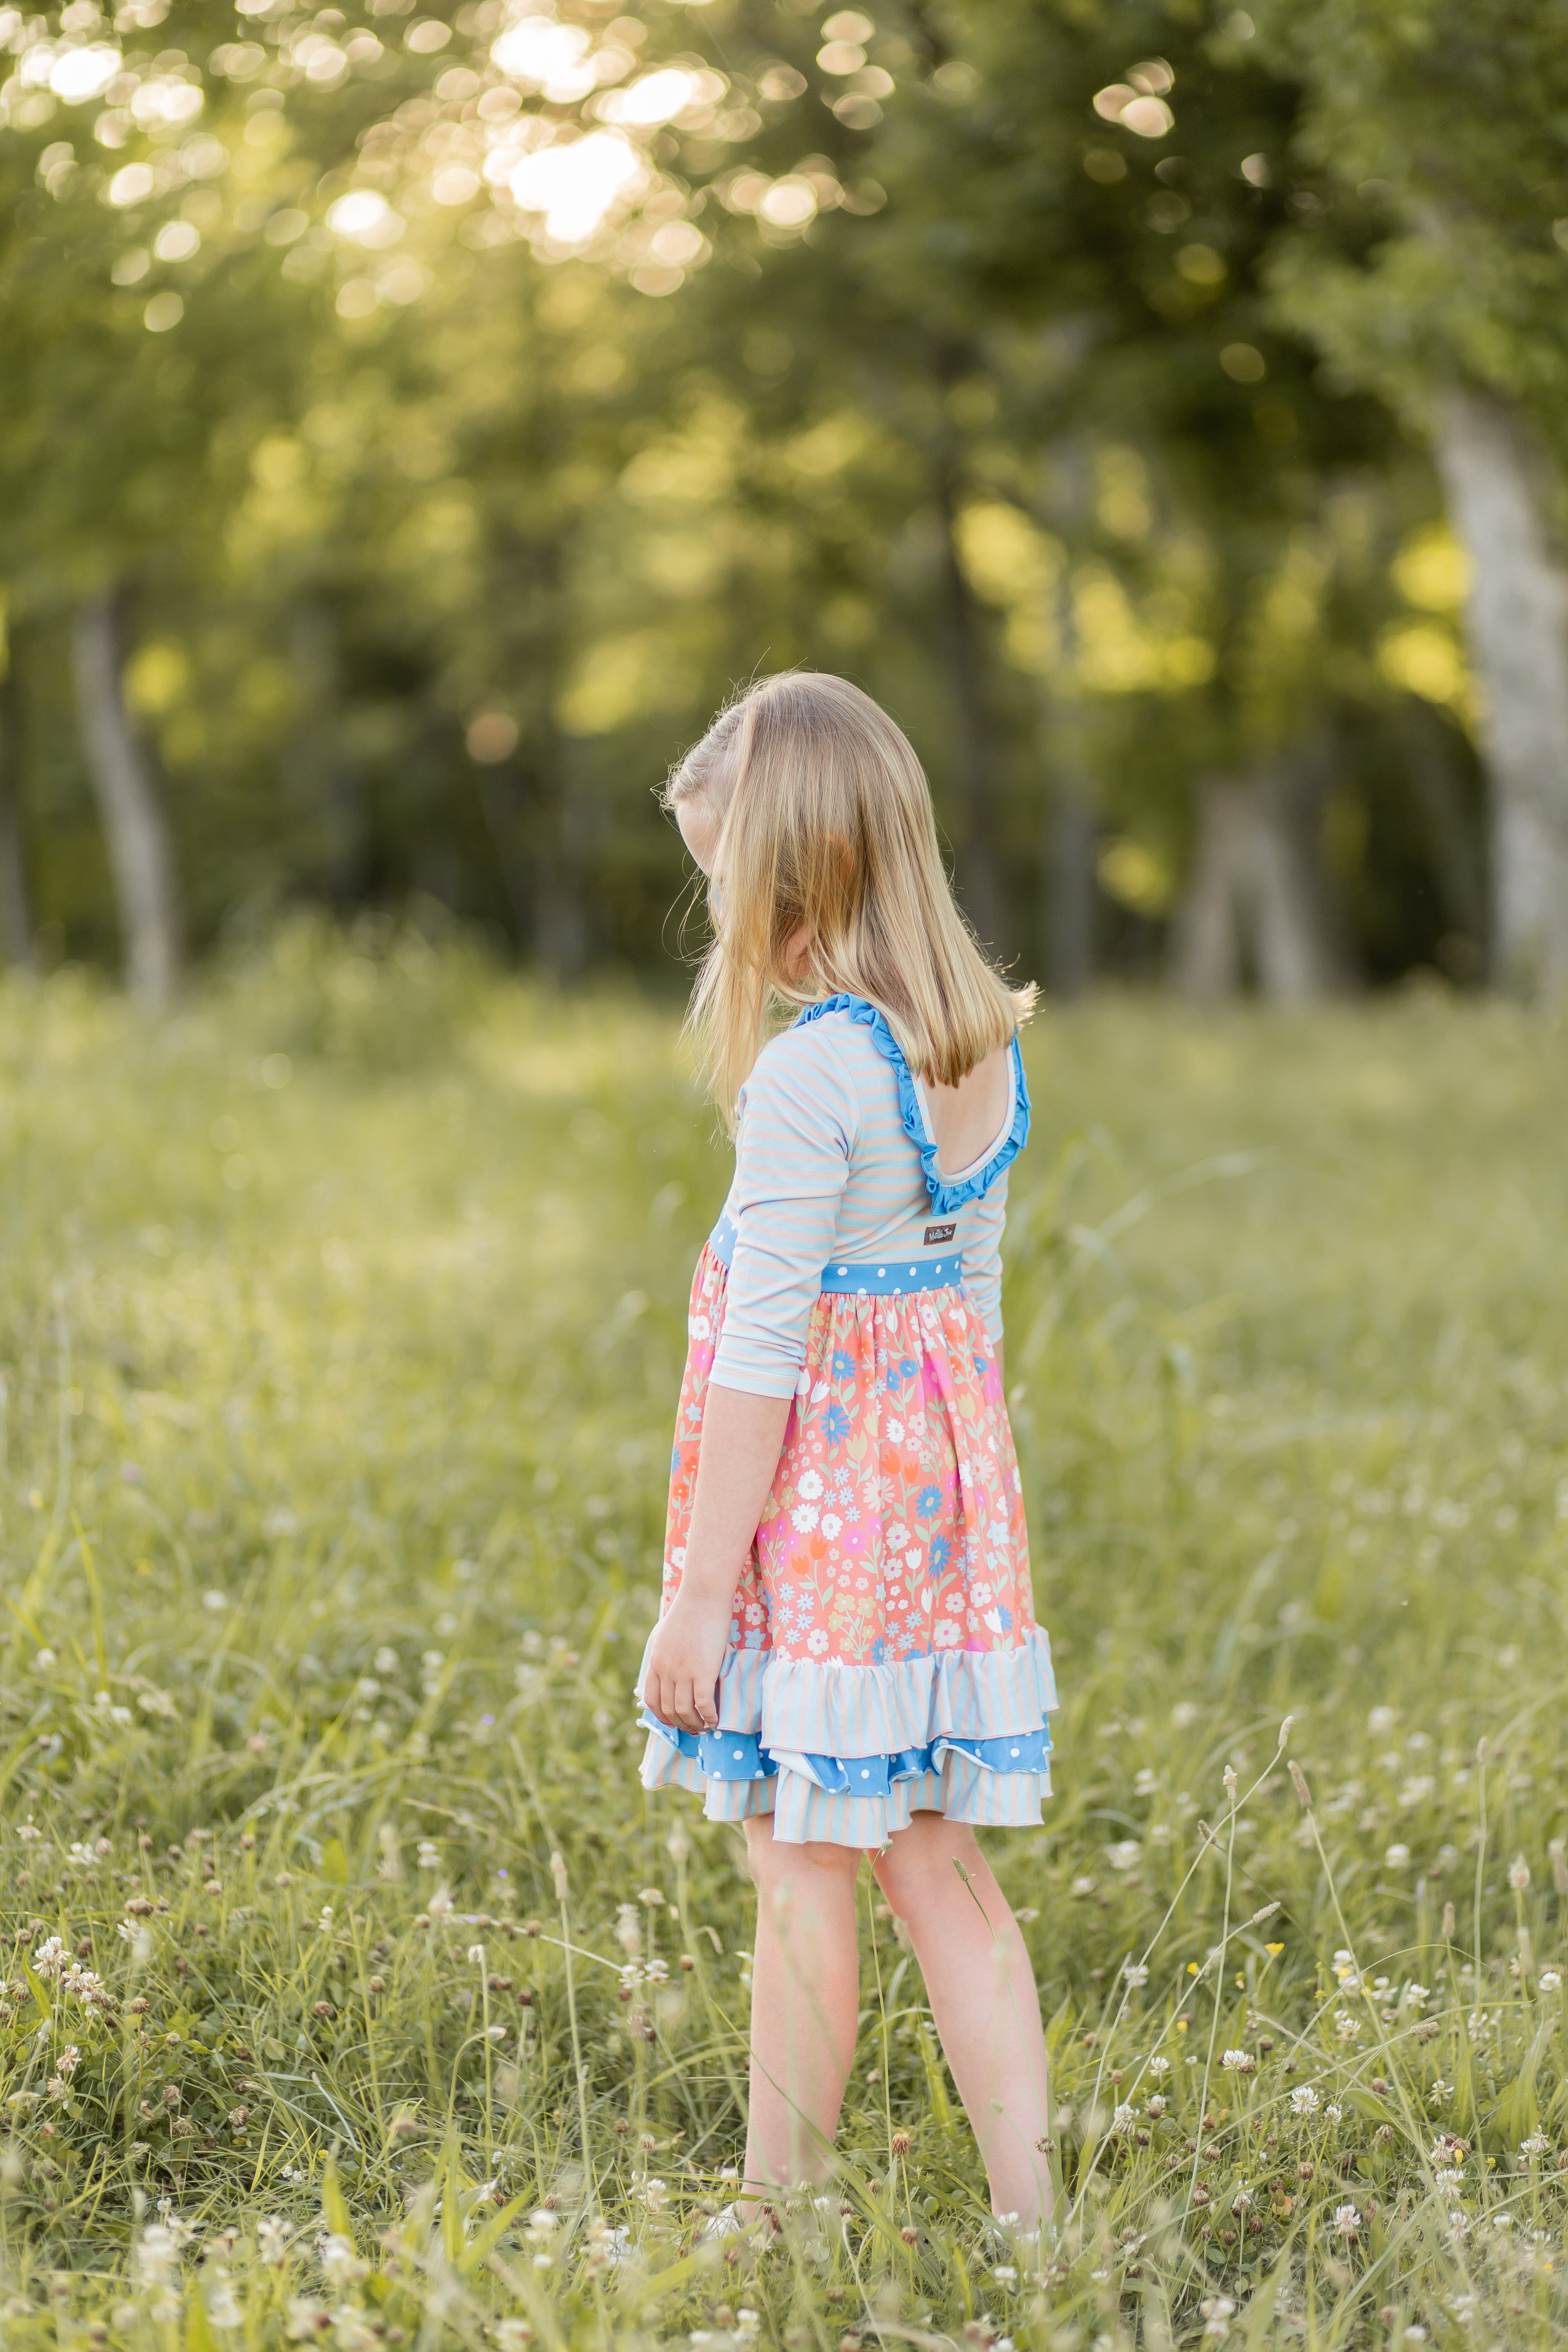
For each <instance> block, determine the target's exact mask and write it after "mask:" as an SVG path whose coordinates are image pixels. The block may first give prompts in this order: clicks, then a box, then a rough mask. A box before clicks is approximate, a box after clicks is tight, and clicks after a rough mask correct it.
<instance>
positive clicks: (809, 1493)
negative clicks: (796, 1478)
mask: <svg viewBox="0 0 1568 2352" xmlns="http://www.w3.org/2000/svg"><path fill="white" fill-rule="evenodd" d="M795 1492H796V1493H797V1494H798V1495H799V1496H800V1498H801V1500H802V1502H803V1503H815V1502H816V1499H817V1497H818V1496H819V1495H820V1494H821V1492H822V1480H821V1478H820V1477H819V1476H818V1475H817V1473H816V1471H815V1470H808V1471H807V1472H806V1474H805V1477H804V1478H802V1479H801V1481H800V1483H799V1485H798V1486H797V1487H796V1488H795Z"/></svg>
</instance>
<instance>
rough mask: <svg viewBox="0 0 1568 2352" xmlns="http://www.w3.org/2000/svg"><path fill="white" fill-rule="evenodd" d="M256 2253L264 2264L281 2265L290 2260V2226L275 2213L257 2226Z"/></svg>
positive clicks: (270, 2214)
mask: <svg viewBox="0 0 1568 2352" xmlns="http://www.w3.org/2000/svg"><path fill="white" fill-rule="evenodd" d="M256 2251H257V2252H258V2254H259V2255H260V2257H261V2259H262V2261H263V2262H264V2263H273V2264H280V2263H283V2262H285V2261H286V2260H287V2259H288V2254H289V2225H288V2223H287V2222H286V2221H279V2219H278V2217H277V2215H276V2214H275V2213H269V2214H268V2215H266V2216H265V2217H264V2218H263V2219H262V2220H261V2221H258V2223H257V2225H256Z"/></svg>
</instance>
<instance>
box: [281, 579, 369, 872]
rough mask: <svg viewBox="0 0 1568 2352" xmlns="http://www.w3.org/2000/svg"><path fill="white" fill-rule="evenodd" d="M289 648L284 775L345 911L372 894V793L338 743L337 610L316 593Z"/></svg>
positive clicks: (298, 618)
mask: <svg viewBox="0 0 1568 2352" xmlns="http://www.w3.org/2000/svg"><path fill="white" fill-rule="evenodd" d="M289 650H290V654H291V656H292V661H293V668H294V681H295V695H296V701H297V706H298V710H299V721H298V724H297V725H296V726H295V728H294V730H293V734H292V740H291V741H290V743H289V782H290V783H291V784H292V785H293V787H294V789H295V791H296V792H297V793H300V796H301V797H302V798H303V799H304V800H305V801H306V803H308V805H309V808H310V817H311V821H312V829H313V831H314V833H315V836H316V839H317V841H318V842H319V843H320V845H321V850H320V854H321V866H320V869H319V870H320V872H321V884H322V887H323V888H324V890H325V893H326V897H327V899H328V901H329V903H330V904H331V906H333V907H334V908H337V909H338V911H339V912H340V913H346V912H348V911H349V910H350V909H352V908H355V907H358V906H361V905H363V901H364V900H365V898H367V897H368V896H369V893H370V887H371V827H370V795H369V793H368V792H367V791H366V789H365V780H364V774H363V769H362V768H361V767H360V765H359V764H358V763H357V762H356V761H351V760H349V759H347V758H345V756H344V754H343V751H342V707H343V691H342V660H341V656H340V653H339V645H338V616H337V614H336V613H335V612H334V610H333V609H332V606H331V604H328V603H327V602H326V601H325V600H324V599H323V598H322V597H320V596H312V597H309V598H307V599H306V600H305V602H304V603H303V604H300V606H299V607H298V609H297V610H296V612H295V613H294V614H293V617H292V621H291V624H290V627H289Z"/></svg>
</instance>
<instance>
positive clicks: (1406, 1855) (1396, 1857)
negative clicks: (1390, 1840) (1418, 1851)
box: [1383, 1845, 1410, 1870]
mask: <svg viewBox="0 0 1568 2352" xmlns="http://www.w3.org/2000/svg"><path fill="white" fill-rule="evenodd" d="M1383 1858H1384V1862H1385V1863H1386V1864H1388V1867H1389V1868H1390V1870H1403V1869H1404V1868H1405V1864H1407V1863H1408V1861H1409V1860H1410V1848H1409V1847H1408V1846H1407V1845H1391V1846H1390V1847H1389V1849H1388V1852H1387V1853H1385V1854H1384V1857H1383Z"/></svg>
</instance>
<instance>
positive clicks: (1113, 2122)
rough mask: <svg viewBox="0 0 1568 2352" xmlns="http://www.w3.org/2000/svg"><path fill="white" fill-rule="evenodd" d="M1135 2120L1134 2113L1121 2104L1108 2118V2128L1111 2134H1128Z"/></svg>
mask: <svg viewBox="0 0 1568 2352" xmlns="http://www.w3.org/2000/svg"><path fill="white" fill-rule="evenodd" d="M1137 2120H1138V2117H1137V2115H1136V2113H1135V2111H1134V2110H1133V2109H1132V2108H1131V2107H1130V2106H1128V2105H1126V2104H1125V2102H1123V2103H1122V2105H1120V2106H1118V2108H1117V2110H1116V2113H1115V2114H1114V2115H1113V2116H1111V2118H1110V2128H1111V2130H1112V2131H1113V2132H1130V2131H1131V2128H1132V2126H1133V2125H1134V2124H1135V2123H1136V2122H1137Z"/></svg>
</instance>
